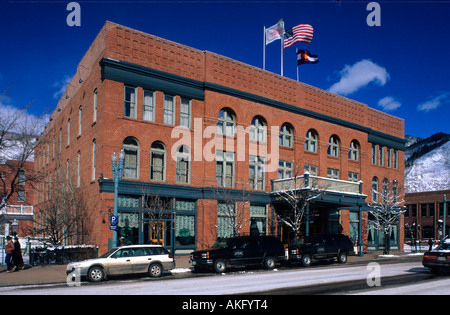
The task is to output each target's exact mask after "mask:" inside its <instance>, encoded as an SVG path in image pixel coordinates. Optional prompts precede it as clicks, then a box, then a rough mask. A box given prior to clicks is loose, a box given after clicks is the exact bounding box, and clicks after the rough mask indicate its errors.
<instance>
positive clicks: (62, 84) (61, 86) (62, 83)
mask: <svg viewBox="0 0 450 315" xmlns="http://www.w3.org/2000/svg"><path fill="white" fill-rule="evenodd" d="M72 77H73V76H70V75H65V76H64V77H63V78H62V79H61V80H59V81H56V82H55V83H53V87H54V88H57V89H58V91H56V92H55V93H53V98H54V99H59V98H60V97H61V96H63V94H64V92H66V88H67V86H68V85H69V83H70V80H72Z"/></svg>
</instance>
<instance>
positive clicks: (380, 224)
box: [367, 187, 406, 254]
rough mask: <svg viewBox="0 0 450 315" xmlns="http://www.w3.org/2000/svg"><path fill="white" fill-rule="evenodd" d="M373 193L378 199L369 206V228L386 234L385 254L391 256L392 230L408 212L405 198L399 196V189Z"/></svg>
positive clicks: (385, 188) (374, 191) (387, 189)
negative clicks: (404, 204)
mask: <svg viewBox="0 0 450 315" xmlns="http://www.w3.org/2000/svg"><path fill="white" fill-rule="evenodd" d="M372 192H373V194H372V196H376V198H373V199H375V200H372V203H371V204H367V205H368V206H369V218H368V227H369V229H370V228H373V229H374V230H377V231H379V232H381V233H383V234H384V254H389V247H390V246H389V245H390V233H391V228H392V227H393V226H395V225H397V224H398V223H399V218H400V216H401V215H402V214H404V213H405V211H406V207H404V206H402V204H403V203H404V198H403V197H404V196H403V195H398V189H397V188H395V189H394V188H393V189H391V190H389V188H387V187H383V191H382V192H381V193H380V192H378V191H376V190H373V191H372Z"/></svg>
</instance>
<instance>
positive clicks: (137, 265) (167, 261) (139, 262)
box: [66, 245, 175, 282]
mask: <svg viewBox="0 0 450 315" xmlns="http://www.w3.org/2000/svg"><path fill="white" fill-rule="evenodd" d="M174 268H175V262H174V259H173V257H172V255H171V254H170V253H169V251H168V250H167V249H165V248H164V247H162V246H161V245H128V246H122V247H119V248H114V249H112V250H110V251H109V252H107V253H105V254H103V255H102V256H100V257H99V258H95V259H88V260H84V261H80V262H74V263H70V264H68V265H67V268H66V274H67V275H69V274H71V273H72V275H78V276H81V277H87V278H88V279H89V280H90V281H93V282H99V281H102V280H103V279H106V278H107V277H108V276H112V275H124V274H138V273H148V275H149V276H150V277H161V276H162V274H163V272H164V270H170V269H174ZM74 273H75V274H74Z"/></svg>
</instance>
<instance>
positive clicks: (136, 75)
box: [36, 22, 404, 252]
mask: <svg viewBox="0 0 450 315" xmlns="http://www.w3.org/2000/svg"><path fill="white" fill-rule="evenodd" d="M77 70H78V71H77V73H76V74H75V76H74V78H73V79H72V81H71V82H70V84H69V86H68V88H67V92H66V94H64V95H63V97H62V98H61V100H60V101H59V102H58V106H57V108H56V109H55V110H54V112H53V113H52V115H51V121H50V122H49V124H48V125H47V128H46V130H45V131H44V133H43V135H42V136H41V137H40V139H39V140H40V143H41V145H39V147H38V149H37V151H36V168H37V169H39V170H40V169H44V170H47V172H48V174H49V182H51V178H52V176H53V175H52V174H53V173H54V172H55V171H56V170H57V169H58V165H60V166H61V168H62V169H63V170H64V172H66V171H67V173H68V174H69V175H68V176H69V178H70V179H71V181H72V182H73V183H74V185H75V186H78V181H79V190H80V191H81V193H82V194H83V196H84V198H85V200H86V203H87V205H88V208H89V209H90V211H91V214H92V217H91V222H92V224H93V228H92V239H91V242H93V243H95V244H97V245H99V246H100V252H104V251H105V250H106V249H107V247H108V239H110V238H112V231H110V230H109V224H108V217H109V215H110V214H111V213H112V209H113V193H112V191H111V189H110V187H112V186H111V182H112V181H111V180H110V179H111V178H112V169H111V154H112V153H113V152H117V153H118V152H119V151H120V150H121V149H122V148H123V146H124V140H125V139H126V138H128V137H131V138H132V139H134V140H136V142H137V143H138V154H137V157H138V161H139V162H138V167H137V178H135V179H129V178H127V179H123V180H122V181H121V186H120V188H119V195H123V196H125V195H128V196H131V195H139V193H138V191H139V187H142V186H146V187H150V188H151V189H153V191H158V192H159V194H160V195H161V196H170V197H174V198H179V199H180V200H192V201H195V211H194V212H195V230H196V231H195V237H196V243H195V246H196V247H197V248H201V247H204V246H207V245H211V243H212V242H213V240H214V235H212V234H214V233H212V232H211V229H212V228H214V227H215V226H216V224H217V220H218V219H217V207H218V206H217V201H216V200H215V199H214V198H213V197H212V194H211V191H212V190H213V189H214V187H217V179H216V167H217V166H216V162H215V160H214V161H205V156H204V154H202V153H205V151H206V152H208V149H210V147H208V145H209V146H212V145H213V144H215V145H216V147H215V148H216V149H217V148H218V147H217V146H218V145H219V144H222V146H223V148H224V149H223V150H224V151H229V152H234V153H235V157H234V165H233V176H234V183H233V188H234V190H240V189H242V188H244V187H246V186H247V183H248V181H249V154H250V155H252V152H251V150H250V149H249V144H250V143H252V144H253V145H255V146H257V148H258V149H259V150H260V151H259V152H261V150H263V149H264V150H267V151H268V153H269V155H270V153H272V152H271V149H272V148H273V147H275V145H276V144H278V141H279V139H278V132H279V130H280V127H281V126H282V125H283V124H286V123H287V124H288V125H289V126H290V128H291V131H292V137H293V145H292V147H285V146H279V147H278V146H277V148H278V149H279V159H280V160H283V161H293V164H294V165H295V166H297V167H298V168H299V169H300V173H301V174H303V167H304V165H305V164H307V165H313V166H316V167H317V175H318V176H321V177H327V172H328V169H335V170H339V179H341V180H347V179H348V172H353V173H357V174H358V176H359V179H360V180H362V181H363V193H364V194H366V195H367V196H368V197H367V199H366V201H367V202H370V201H371V200H370V199H371V189H372V178H374V177H377V178H378V180H379V182H380V187H381V182H382V181H383V179H384V178H386V179H388V181H389V183H393V182H394V181H397V182H398V183H399V184H400V186H401V185H402V184H403V177H404V175H403V171H404V165H403V154H404V152H403V151H404V149H403V147H404V140H403V138H404V121H403V120H402V119H399V118H397V117H394V116H391V115H387V114H385V113H382V112H380V111H377V110H374V109H372V108H370V107H368V106H367V105H365V104H362V103H359V102H356V101H353V100H350V99H348V98H344V97H341V96H338V95H335V94H332V93H329V92H326V91H323V90H320V89H318V88H315V87H312V86H309V85H307V84H304V83H300V82H296V81H294V80H291V79H288V78H285V77H281V76H279V75H276V74H273V73H270V72H267V71H264V70H261V69H258V68H256V67H253V66H250V65H247V64H243V63H241V62H238V61H236V60H232V59H230V58H227V57H224V56H220V55H217V54H215V53H211V52H208V51H199V50H196V49H193V48H190V47H187V46H184V45H181V44H177V43H174V42H171V41H168V40H165V39H162V38H159V37H156V36H153V35H149V34H145V33H143V32H139V31H136V30H133V29H130V28H127V27H124V26H121V25H118V24H115V23H112V22H106V24H105V25H104V27H103V28H102V30H101V31H100V33H99V34H98V36H97V37H96V39H95V40H94V42H93V43H92V45H91V47H90V48H89V49H88V51H87V52H86V54H85V56H84V57H83V59H82V60H81V62H80V64H79V66H78V68H77ZM125 86H130V87H132V88H135V90H134V91H135V95H136V98H135V104H134V107H135V110H136V113H135V115H133V117H125V116H126V115H124V98H125V95H124V94H125V92H124V89H125ZM144 91H151V92H152V93H153V100H154V103H153V105H154V107H153V108H154V111H153V115H154V119H153V121H147V120H144V113H143V108H144V106H143V102H144V97H143V95H144ZM167 95H169V96H174V100H175V112H174V117H175V121H174V125H171V124H167V123H164V99H165V96H167ZM95 99H96V104H97V108H96V112H95V106H94V100H95ZM182 99H184V100H188V101H190V116H189V119H190V127H189V128H187V129H186V131H185V132H186V135H187V136H186V138H185V140H188V143H189V144H190V145H188V147H189V150H190V154H191V162H190V167H189V173H190V176H189V182H188V183H187V184H180V183H177V180H176V164H177V163H176V160H174V159H173V158H172V157H171V152H172V150H173V152H176V149H177V148H178V145H179V144H180V142H179V140H180V136H179V135H178V136H176V137H174V136H172V132H173V130H174V126H178V125H180V124H181V102H182ZM223 109H228V110H229V112H230V113H232V115H233V116H234V126H235V130H239V129H238V128H241V129H240V130H245V129H246V128H247V129H246V130H250V128H251V124H252V119H253V118H254V117H255V116H256V115H257V116H258V117H261V119H262V121H263V122H264V124H265V126H266V128H267V136H266V139H265V140H266V141H263V142H252V140H250V139H249V135H248V134H246V135H245V137H244V138H241V139H244V140H245V144H246V145H245V146H244V147H243V148H244V151H243V152H242V154H243V156H244V160H242V161H240V160H238V151H239V150H241V149H242V146H240V145H239V143H238V142H239V139H238V137H239V133H238V132H237V133H236V134H235V135H234V136H224V137H223V138H222V141H220V140H216V141H215V142H211V139H209V138H205V137H202V134H203V133H204V132H205V131H207V130H216V126H217V124H218V122H219V119H218V117H219V114H220V111H221V110H223ZM80 117H81V121H80ZM94 117H95V118H94ZM69 120H70V127H69ZM272 126H274V127H276V128H275V129H276V130H277V132H276V133H275V134H272V131H271V127H272ZM208 127H211V128H209V129H208ZM69 129H70V135H69ZM80 130H81V132H80ZM309 130H314V132H315V133H316V135H317V137H318V139H317V140H318V143H317V145H318V149H317V150H316V152H309V151H307V150H305V149H304V144H305V141H306V135H307V132H308V131H309ZM332 136H335V138H336V139H337V141H338V143H339V148H338V156H337V157H335V156H330V155H329V154H327V150H328V147H329V140H330V137H332ZM227 140H228V141H229V143H232V144H231V146H229V147H227ZM155 141H160V142H161V143H162V144H163V145H164V147H165V165H164V167H165V169H164V172H165V173H164V174H165V176H164V180H163V181H152V180H150V173H151V152H152V149H151V146H152V144H153V143H154V142H155ZM352 141H354V142H355V143H357V145H358V153H359V156H358V159H357V160H356V161H354V160H351V159H349V158H348V155H349V151H350V143H351V142H352ZM94 143H95V163H94V162H93V150H94V149H93V148H94ZM199 143H200V144H199ZM46 144H48V145H46ZM372 145H376V148H377V150H378V148H379V147H380V146H381V147H382V148H383V151H384V152H385V153H384V154H385V157H384V159H385V161H384V166H380V165H378V164H379V163H378V162H377V163H376V164H375V165H372V155H371V154H372V153H371V150H372ZM387 148H390V149H392V151H391V154H393V152H394V150H395V152H396V154H398V155H397V161H398V163H397V165H396V167H394V166H393V165H391V166H389V167H388V166H387V158H386V154H387V153H386V152H387ZM249 150H250V151H249ZM209 152H211V150H210V151H209ZM213 153H214V151H213ZM47 156H48V157H49V158H48V159H47V158H46V157H47ZM78 156H79V157H78ZM196 157H197V158H198V157H200V160H199V159H196ZM78 161H79V162H78ZM266 161H267V162H269V161H268V159H267V160H266ZM272 162H274V161H272ZM94 164H95V169H94V166H93V165H94ZM277 164H278V163H277V161H275V165H277ZM78 174H79V176H78ZM78 178H79V180H78ZM274 179H278V172H277V168H275V169H274V170H273V171H270V172H267V173H265V178H264V189H263V190H258V191H257V192H256V193H257V194H256V195H257V197H254V201H255V202H253V204H255V205H256V204H265V205H266V210H267V213H266V228H265V229H266V230H267V233H269V232H270V231H275V232H276V231H277V229H278V227H276V226H275V225H274V226H272V220H271V218H273V217H274V215H273V214H272V210H271V207H270V206H269V202H268V200H269V199H268V198H269V197H268V193H269V192H270V191H271V180H274ZM49 185H50V187H51V183H50V184H49ZM380 189H381V188H380ZM178 191H179V194H178ZM177 194H178V195H177ZM38 195H39V196H38V197H37V204H38V205H39V203H42V202H43V201H45V198H46V196H45V194H43V193H42V192H41V193H38ZM130 198H131V197H130ZM130 200H131V199H130ZM140 200H141V201H140V202H142V199H140ZM177 200H178V199H177ZM246 209H248V210H246V211H250V206H249V205H246ZM124 211H125V210H124ZM178 213H181V211H180V212H178V211H177V214H178ZM247 216H249V215H248V214H247ZM180 220H181V219H180ZM189 220H190V219H189ZM189 220H187V221H189ZM256 221H257V220H255V222H256ZM275 221H276V220H275ZM349 221H350V219H349V218H348V214H346V213H345V212H344V211H342V214H341V224H342V225H343V229H344V233H348V232H349V227H348V224H349V223H348V222H349ZM189 222H191V221H189ZM141 223H142V222H140V223H139V224H141ZM249 225H250V223H249V220H246V224H245V226H244V228H243V229H244V230H245V231H244V232H247V233H248V230H249ZM143 231H144V228H142V226H141V228H140V230H139V233H140V236H139V237H140V240H142V237H143V236H142V233H144V232H143ZM169 232H170V231H168V230H166V233H169ZM402 234H403V233H400V235H402ZM400 242H401V240H400Z"/></svg>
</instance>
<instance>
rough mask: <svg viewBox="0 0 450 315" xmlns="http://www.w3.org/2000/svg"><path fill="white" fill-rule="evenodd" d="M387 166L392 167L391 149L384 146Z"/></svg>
mask: <svg viewBox="0 0 450 315" xmlns="http://www.w3.org/2000/svg"><path fill="white" fill-rule="evenodd" d="M386 158H387V161H386V163H387V165H386V166H387V167H392V149H390V148H386Z"/></svg>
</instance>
